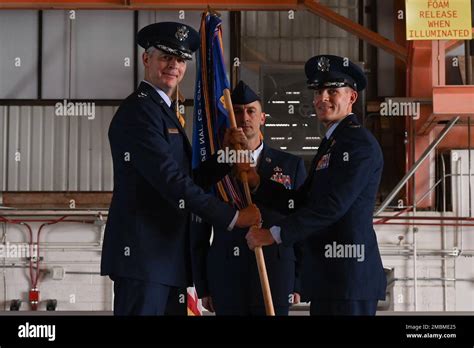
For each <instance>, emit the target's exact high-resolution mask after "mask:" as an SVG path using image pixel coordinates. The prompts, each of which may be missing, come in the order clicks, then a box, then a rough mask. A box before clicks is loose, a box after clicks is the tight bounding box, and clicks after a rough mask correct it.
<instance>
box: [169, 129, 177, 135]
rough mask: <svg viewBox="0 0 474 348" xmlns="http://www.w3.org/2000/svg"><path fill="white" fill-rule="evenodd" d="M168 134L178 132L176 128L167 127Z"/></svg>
mask: <svg viewBox="0 0 474 348" xmlns="http://www.w3.org/2000/svg"><path fill="white" fill-rule="evenodd" d="M168 134H179V130H178V128H168Z"/></svg>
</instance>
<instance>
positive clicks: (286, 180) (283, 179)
mask: <svg viewBox="0 0 474 348" xmlns="http://www.w3.org/2000/svg"><path fill="white" fill-rule="evenodd" d="M273 171H274V172H275V174H273V175H272V177H271V178H270V180H273V181H275V182H278V183H280V184H282V185H283V186H285V188H286V189H287V190H291V177H290V176H289V175H284V174H283V173H282V169H281V168H280V167H278V166H276V167H275V168H273Z"/></svg>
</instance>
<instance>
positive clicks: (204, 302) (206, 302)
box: [201, 296, 214, 313]
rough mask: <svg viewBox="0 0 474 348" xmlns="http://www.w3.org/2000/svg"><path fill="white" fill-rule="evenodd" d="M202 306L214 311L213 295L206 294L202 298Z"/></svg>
mask: <svg viewBox="0 0 474 348" xmlns="http://www.w3.org/2000/svg"><path fill="white" fill-rule="evenodd" d="M201 302H202V306H203V307H204V308H206V309H207V310H208V311H209V312H211V313H214V305H213V304H212V297H211V296H206V297H203V298H202V299H201Z"/></svg>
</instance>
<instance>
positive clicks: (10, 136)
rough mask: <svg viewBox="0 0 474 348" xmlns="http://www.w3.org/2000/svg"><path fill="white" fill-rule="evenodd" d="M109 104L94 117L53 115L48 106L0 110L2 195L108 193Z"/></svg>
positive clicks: (112, 111)
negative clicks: (50, 192) (60, 192)
mask: <svg viewBox="0 0 474 348" xmlns="http://www.w3.org/2000/svg"><path fill="white" fill-rule="evenodd" d="M116 109H117V107H115V106H96V107H95V118H94V119H88V118H87V117H84V116H67V117H65V116H56V115H55V108H54V106H3V107H2V109H0V110H1V111H2V113H1V114H0V134H2V141H1V142H0V163H1V165H2V167H1V169H2V170H1V174H2V176H3V175H4V177H3V178H0V179H1V180H0V185H1V186H0V189H1V190H2V191H111V190H112V185H113V176H112V158H111V154H110V148H109V142H108V138H107V131H108V127H109V124H110V121H111V119H112V117H113V115H114V113H115V111H116Z"/></svg>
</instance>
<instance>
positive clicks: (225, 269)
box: [191, 145, 306, 308]
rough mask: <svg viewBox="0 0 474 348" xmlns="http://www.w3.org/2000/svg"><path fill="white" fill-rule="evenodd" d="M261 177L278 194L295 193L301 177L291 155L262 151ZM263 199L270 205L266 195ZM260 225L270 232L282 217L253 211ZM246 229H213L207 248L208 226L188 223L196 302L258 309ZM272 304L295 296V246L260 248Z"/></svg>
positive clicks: (302, 173)
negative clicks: (209, 299)
mask: <svg viewBox="0 0 474 348" xmlns="http://www.w3.org/2000/svg"><path fill="white" fill-rule="evenodd" d="M257 170H258V172H259V174H260V175H261V176H262V177H264V178H268V179H270V178H272V177H273V180H280V182H281V183H275V184H276V185H277V186H279V187H281V188H282V189H283V190H284V189H285V186H284V184H285V182H286V188H287V189H291V188H298V187H299V186H300V185H301V184H302V183H303V182H304V179H305V178H306V170H305V167H304V162H303V160H302V159H301V158H299V157H296V156H294V155H291V154H288V153H285V152H282V151H278V150H275V149H272V148H270V147H268V146H265V145H264V147H263V150H262V152H261V154H260V159H259V164H258V168H257ZM264 199H265V200H271V199H272V195H271V194H270V195H268V196H267V197H265V198H264ZM259 208H260V211H261V213H262V219H263V226H265V227H267V228H268V227H270V226H272V224H273V223H275V222H276V221H279V220H280V219H281V218H282V217H283V215H282V214H281V213H278V212H276V211H272V210H271V209H268V208H265V207H264V206H259ZM247 231H248V228H246V229H235V230H234V231H231V232H229V231H227V230H226V229H223V228H214V236H213V241H212V245H209V238H210V235H211V225H209V224H206V223H196V222H193V224H192V228H191V236H192V237H191V241H192V243H191V255H192V261H193V262H192V263H193V275H194V283H195V286H196V290H197V292H198V295H199V297H201V298H202V297H204V296H212V299H213V303H214V305H215V306H216V308H218V306H221V307H222V306H243V307H245V306H263V296H262V290H261V286H260V280H259V277H258V270H257V264H256V261H255V253H254V252H253V251H251V250H250V249H249V248H248V246H247V242H246V240H245V235H246V233H247ZM263 251H264V255H265V264H266V267H267V272H268V278H269V282H270V288H271V292H272V298H273V303H274V305H275V306H288V305H289V304H290V301H292V298H290V295H291V294H292V293H293V292H294V291H297V292H299V288H300V284H299V273H300V270H301V262H300V261H301V247H300V246H299V245H295V246H293V245H291V246H286V245H272V246H269V247H264V248H263Z"/></svg>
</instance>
